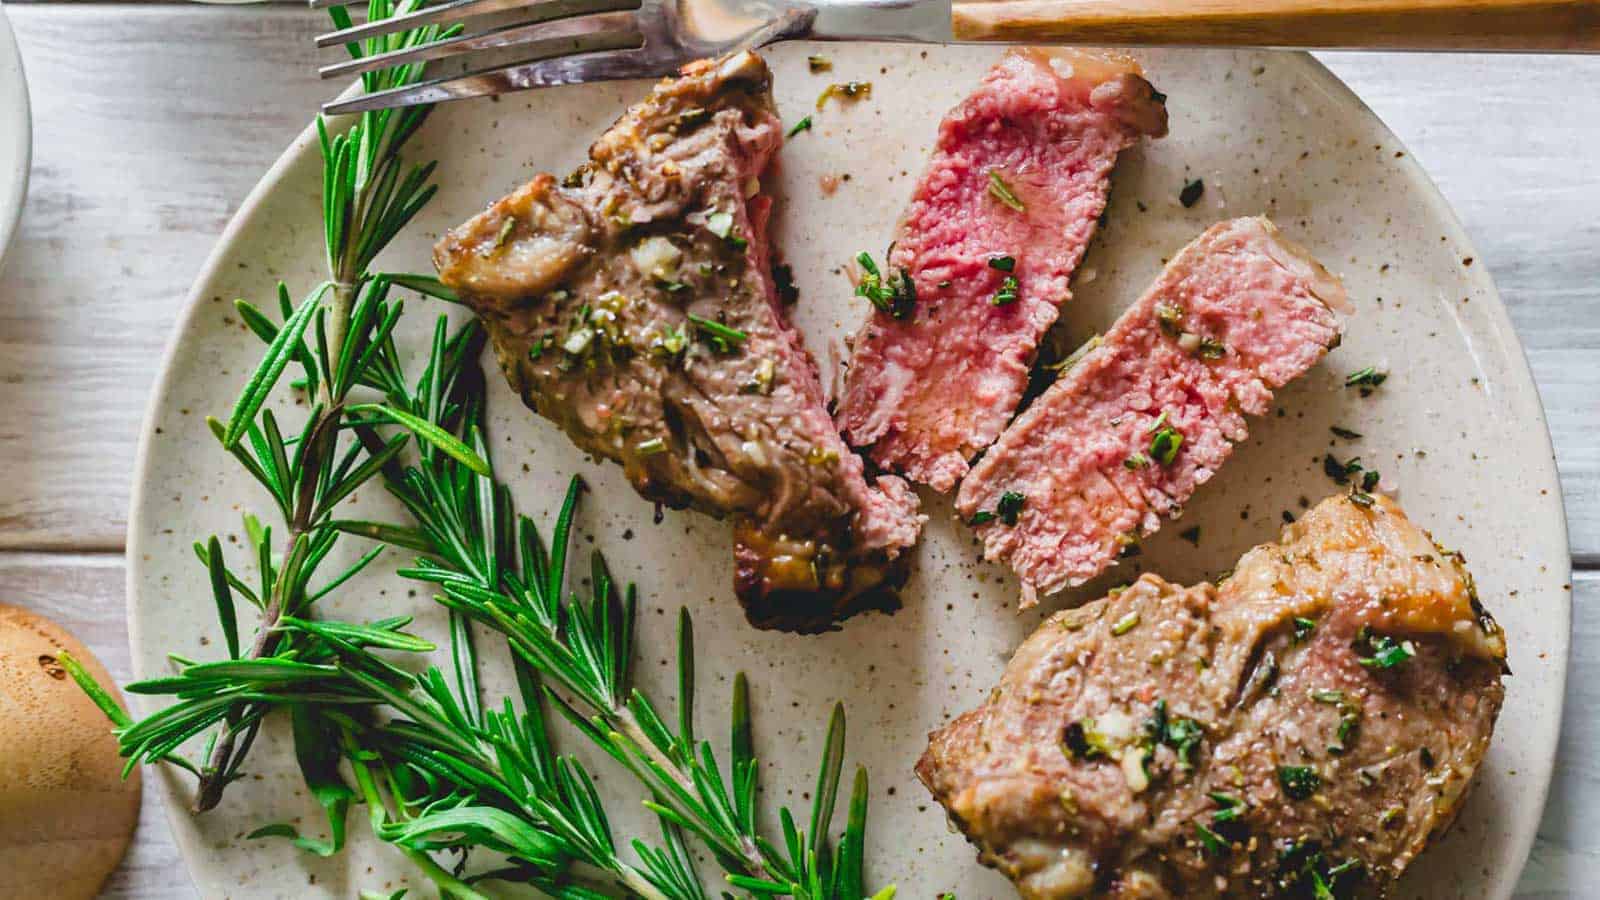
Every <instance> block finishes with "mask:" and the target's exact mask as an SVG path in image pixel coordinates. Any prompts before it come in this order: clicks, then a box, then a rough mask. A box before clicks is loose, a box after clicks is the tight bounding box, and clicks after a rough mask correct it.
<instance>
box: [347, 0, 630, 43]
mask: <svg viewBox="0 0 1600 900" xmlns="http://www.w3.org/2000/svg"><path fill="white" fill-rule="evenodd" d="M620 5H626V4H619V3H600V2H594V0H449V2H446V3H440V4H439V5H437V6H425V7H423V8H422V9H419V10H417V11H416V12H410V13H406V14H405V15H403V16H394V17H392V18H387V19H378V20H377V21H373V22H363V23H362V24H360V25H352V26H350V27H349V28H344V29H340V30H339V31H330V32H328V33H326V34H319V35H317V46H318V47H334V46H338V45H340V44H349V43H353V42H355V41H361V40H365V39H367V38H374V37H379V36H381V35H385V34H393V33H395V32H397V31H408V30H410V29H412V28H416V27H418V26H420V25H432V24H434V23H449V22H458V21H460V20H462V19H469V18H472V17H473V16H482V15H488V14H490V13H497V12H506V11H507V10H513V9H530V10H535V11H539V12H543V11H544V10H547V9H558V10H565V11H564V12H558V13H556V14H555V15H567V16H572V15H580V14H583V13H591V12H602V11H604V10H605V9H607V8H616V7H617V6H620ZM634 5H637V4H634ZM555 15H543V16H541V18H544V19H549V18H554V17H555Z"/></svg>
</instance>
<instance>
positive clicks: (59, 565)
mask: <svg viewBox="0 0 1600 900" xmlns="http://www.w3.org/2000/svg"><path fill="white" fill-rule="evenodd" d="M7 12H8V14H9V16H10V18H11V20H12V24H13V26H14V27H15V29H16V31H17V37H18V40H19V42H20V44H21V47H22V54H23V57H24V61H25V64H26V66H27V70H28V76H29V81H30V84H31V87H32V95H33V105H34V157H33V159H34V164H33V182H32V187H31V190H30V196H29V203H28V208H27V211H26V213H25V214H24V216H23V219H22V226H21V229H20V232H19V234H18V238H17V243H16V246H15V247H14V248H13V251H12V254H11V256H10V258H9V261H8V264H7V266H6V268H5V270H4V272H3V273H0V601H5V602H10V603H18V604H21V605H23V606H28V607H32V608H35V609H37V610H39V611H41V612H43V613H44V614H46V615H48V616H50V617H52V618H54V619H56V620H57V621H59V622H61V623H63V624H64V625H66V626H67V627H68V628H70V629H72V630H73V631H74V632H76V633H77V634H78V635H80V636H82V637H83V638H84V639H85V640H86V642H87V643H88V644H89V645H90V646H91V647H92V648H93V649H94V650H95V651H96V652H97V653H98V654H99V655H100V657H101V659H103V660H104V661H105V663H106V665H107V666H108V667H109V668H110V669H111V671H112V673H113V674H115V675H116V676H117V677H118V678H119V680H123V679H126V678H127V675H128V648H127V639H126V632H125V626H124V616H123V589H122V585H123V562H122V557H121V553H122V548H123V534H124V530H125V527H126V517H127V507H128V490H129V482H130V479H131V471H132V466H133V453H134V444H135V439H136V435H137V434H138V429H139V420H140V417H141V416H142V414H143V412H144V408H145V403H146V395H147V392H148V391H149V389H150V386H151V383H152V381H153V379H154V377H155V373H156V365H157V361H158V359H159V357H160V353H161V349H162V347H163V346H164V345H165V343H166V341H167V339H168V335H169V332H170V331H171V329H172V327H173V323H174V322H175V320H176V318H177V316H178V313H179V307H180V304H181V303H182V300H183V297H184V295H185V293H186V292H187V290H188V286H189V281H190V279H191V278H192V277H193V276H194V274H195V273H196V271H197V270H198V269H199V266H200V263H201V260H202V259H203V258H204V256H205V254H206V253H207V252H208V251H209V250H210V248H211V246H212V243H213V242H214V241H215V240H216V237H217V235H218V233H219V232H220V231H221V230H222V227H223V225H224V224H225V223H226V222H227V220H228V217H229V216H230V215H231V214H232V212H233V210H234V209H235V208H236V207H237V205H238V203H239V202H240V200H241V199H242V198H243V197H244V196H245V194H246V192H247V191H248V190H249V189H250V187H251V186H252V185H253V184H254V183H255V181H256V179H257V178H258V177H259V176H260V175H261V174H262V172H263V171H265V169H266V167H267V166H268V165H269V164H270V163H271V162H272V160H273V159H275V158H276V157H277V155H278V153H279V152H280V151H281V150H282V149H283V147H284V146H285V145H286V144H287V143H288V142H289V140H290V139H291V138H293V137H294V135H295V134H296V133H297V132H298V131H299V130H300V129H301V127H302V126H303V125H304V124H305V122H306V121H307V119H308V117H309V115H310V113H311V111H312V110H313V109H315V106H316V103H317V102H318V101H319V100H321V99H323V98H325V97H326V96H328V95H329V94H330V93H331V89H330V88H329V87H328V86H326V85H323V84H320V83H318V82H317V81H316V80H315V79H314V77H313V75H312V71H311V68H312V51H311V37H312V35H313V34H314V33H315V32H316V31H317V30H318V29H319V27H320V26H321V25H322V24H323V21H324V20H323V19H322V18H321V17H320V16H319V15H318V14H315V13H312V12H311V11H309V10H306V9H303V8H301V7H299V6H298V5H275V6H265V7H229V8H222V7H201V6H188V5H176V4H174V5H168V4H158V3H151V4H129V5H101V4H90V3H71V2H52V3H11V4H9V5H8V6H7ZM1323 58H1324V60H1325V61H1326V62H1327V63H1328V64H1329V65H1330V66H1331V67H1332V68H1333V69H1334V71H1335V72H1337V73H1338V74H1339V75H1340V76H1342V77H1343V78H1344V79H1345V80H1346V81H1348V82H1349V83H1350V85H1351V86H1352V87H1353V88H1355V90H1356V92H1357V93H1358V94H1360V95H1361V96H1362V97H1363V98H1365V99H1366V101H1367V102H1368V103H1369V104H1370V105H1371V106H1372V107H1373V108H1374V109H1375V110H1377V112H1378V114H1379V115H1380V116H1382V118H1383V119H1384V121H1386V122H1388V124H1389V125H1390V127H1392V128H1393V129H1394V130H1395V132H1396V133H1397V134H1399V136H1400V138H1401V139H1402V140H1403V141H1405V142H1406V143H1407V144H1408V145H1410V147H1411V149H1412V151H1413V152H1414V153H1415V155H1416V156H1417V157H1419V158H1420V159H1421V160H1422V161H1423V163H1424V165H1425V166H1426V167H1427V168H1428V171H1430V172H1431V173H1432V174H1433V177H1434V178H1435V179H1436V180H1437V181H1438V182H1439V184H1440V186H1441V187H1442V188H1443V189H1444V192H1445V194H1446V195H1447V196H1448V197H1449V198H1450V201H1451V202H1452V203H1453V204H1454V205H1455V208H1456V210H1457V211H1458V212H1459V214H1460V215H1461V217H1462V219H1463V220H1465V223H1466V226H1467V230H1468V231H1469V232H1470V233H1471V234H1472V237H1473V239H1474V240H1475V241H1476V242H1477V245H1478V249H1479V251H1480V253H1481V259H1482V261H1483V262H1486V263H1487V264H1488V265H1489V267H1490V268H1491V269H1492V271H1493V273H1494V275H1495V276H1496V278H1497V280H1498V281H1499V285H1500V289H1501V291H1502V293H1503V294H1504V297H1505V300H1506V303H1507V304H1508V305H1509V306H1510V309H1511V317H1512V319H1513V320H1514V321H1515V323H1516V327H1517V330H1518V333H1519V334H1520V335H1521V337H1522V340H1523V343H1524V344H1525V345H1526V347H1527V350H1528V355H1529V358H1530V360H1531V361H1532V364H1533V370H1534V374H1535V376H1536V377H1537V379H1538V382H1539V386H1540V390H1541V392H1542V394H1543V397H1544V403H1545V409H1546V411H1547V412H1548V414H1549V418H1550V428H1551V431H1552V432H1553V434H1554V437H1555V446H1556V454H1557V458H1558V462H1559V464H1560V467H1561V473H1562V486H1563V489H1564V492H1565V497H1566V504H1567V517H1568V522H1569V526H1570V528H1571V540H1572V555H1573V564H1574V569H1575V571H1574V573H1573V591H1574V616H1573V618H1574V623H1573V626H1574V635H1573V637H1574V641H1573V662H1572V667H1571V673H1570V676H1569V681H1568V686H1567V708H1566V722H1565V724H1564V728H1563V733H1562V740H1561V751H1560V757H1559V759H1558V763H1557V769H1556V776H1555V784H1554V786H1553V787H1552V790H1551V795H1550V804H1549V807H1548V809H1547V810H1546V813H1545V817H1544V824H1543V827H1542V829H1541V831H1540V839H1539V842H1538V844H1537V845H1536V846H1535V847H1534V851H1533V856H1532V858H1531V859H1530V861H1529V863H1528V866H1527V868H1526V870H1525V871H1524V873H1523V878H1522V886H1521V891H1520V893H1519V896H1522V897H1528V898H1557V897H1563V898H1565V897H1570V898H1583V897H1592V896H1595V892H1596V891H1597V890H1600V888H1596V887H1595V886H1596V885H1597V884H1600V757H1597V756H1596V755H1595V753H1594V749H1595V747H1596V746H1597V745H1600V623H1595V622H1592V621H1591V620H1590V619H1589V618H1588V616H1589V615H1590V614H1591V613H1593V612H1595V611H1596V610H1597V609H1600V440H1597V439H1596V433H1597V432H1600V149H1597V148H1600V58H1588V59H1585V58H1528V57H1494V58H1490V57H1468V56H1454V55H1446V56H1427V57H1423V56H1398V55H1392V54H1382V55H1344V54H1330V55H1326V56H1324V57H1323ZM1481 489H1482V490H1486V491H1492V490H1494V489H1495V488H1494V486H1493V485H1487V484H1486V485H1483V486H1482V488H1481ZM144 813H145V814H144V818H143V820H142V822H141V824H140V830H139V833H138V837H137V839H136V841H135V844H134V847H133V849H132V851H131V852H130V854H129V856H128V858H127V860H126V862H125V863H124V864H123V866H122V869H121V870H120V871H119V872H118V873H117V875H116V876H115V877H114V879H113V880H112V882H111V883H110V885H109V887H108V892H107V896H110V897H121V898H177V897H193V896H195V891H194V888H193V886H192V885H191V884H190V882H189V878H188V875H187V873H186V871H185V869H184V866H183V863H182V861H181V860H180V859H179V858H178V856H177V852H176V850H175V849H174V848H173V846H172V843H171V840H170V838H169V836H168V830H167V825H166V822H165V821H164V819H163V817H162V814H161V810H160V809H159V801H158V800H157V799H156V798H155V797H153V796H147V797H146V802H145V811H144Z"/></svg>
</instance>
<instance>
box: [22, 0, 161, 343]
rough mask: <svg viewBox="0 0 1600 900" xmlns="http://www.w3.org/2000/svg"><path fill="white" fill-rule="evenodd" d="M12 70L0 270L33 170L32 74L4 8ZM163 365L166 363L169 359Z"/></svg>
mask: <svg viewBox="0 0 1600 900" xmlns="http://www.w3.org/2000/svg"><path fill="white" fill-rule="evenodd" d="M12 68H14V69H15V71H16V74H17V78H16V81H15V82H14V84H13V86H12V87H9V88H8V87H3V86H0V109H4V108H6V107H11V108H12V109H15V110H16V120H15V121H14V122H12V123H10V124H13V125H14V126H15V127H16V130H15V132H13V137H12V140H11V145H12V146H11V147H10V148H9V152H10V153H11V154H12V155H13V156H14V158H15V159H16V161H17V168H16V169H15V170H14V171H11V172H0V266H3V265H4V263H5V257H6V255H7V254H6V251H7V250H8V249H9V248H10V246H11V240H12V238H14V237H16V235H17V227H18V226H19V225H21V224H22V209H23V207H25V206H26V205H27V203H28V178H29V175H30V174H31V172H32V169H33V107H32V101H31V100H30V99H29V97H28V73H27V71H26V68H25V67H24V66H23V63H22V49H21V48H20V47H19V46H18V45H17V36H16V32H15V31H14V30H13V29H12V27H11V20H10V19H9V18H7V16H6V12H5V8H4V6H3V5H0V71H5V70H7V69H12ZM8 81H9V80H8ZM162 362H163V363H165V359H163V360H162Z"/></svg>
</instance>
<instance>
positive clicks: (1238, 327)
mask: <svg viewBox="0 0 1600 900" xmlns="http://www.w3.org/2000/svg"><path fill="white" fill-rule="evenodd" d="M1343 304H1344V289H1343V288H1342V287H1341V286H1340V284H1339V281H1338V280H1337V279H1335V278H1334V277H1333V276H1332V275H1329V274H1328V272H1327V270H1326V269H1324V268H1322V266H1321V265H1320V264H1318V263H1317V262H1316V261H1315V260H1314V259H1312V258H1311V256H1310V255H1309V254H1308V253H1306V251H1304V250H1303V249H1301V248H1299V247H1297V246H1295V245H1294V244H1292V243H1290V242H1289V241H1287V240H1286V239H1284V238H1283V237H1282V236H1281V235H1280V234H1279V233H1278V229H1277V228H1276V227H1275V226H1274V225H1273V224H1272V223H1271V222H1269V221H1267V220H1266V219H1265V218H1246V219H1234V220H1232V221H1229V222H1222V223H1219V224H1217V225H1214V226H1212V227H1211V228H1210V229H1209V230H1207V231H1206V232H1205V233H1204V234H1202V235H1200V237H1198V238H1196V239H1195V241H1194V242H1193V243H1191V244H1189V246H1187V247H1185V248H1184V249H1183V251H1182V252H1181V253H1179V254H1178V256H1177V258H1175V259H1174V260H1173V261H1172V262H1171V263H1170V264H1168V266H1167V268H1166V270H1165V271H1163V272H1162V273H1161V277H1160V278H1158V279H1157V280H1156V283H1155V284H1154V285H1153V286H1152V287H1151V288H1150V290H1149V292H1148V293H1146V294H1145V295H1144V297H1142V298H1141V299H1140V300H1139V301H1138V302H1137V303H1135V304H1134V305H1133V307H1132V308H1131V309H1129V310H1128V311H1127V312H1126V313H1124V314H1123V315H1122V317H1121V318H1120V319H1118V320H1117V323H1116V325H1115V326H1113V327H1112V329H1111V331H1110V332H1108V333H1107V334H1106V335H1105V338H1104V339H1103V340H1101V341H1100V342H1099V345H1098V346H1097V347H1095V348H1094V349H1093V350H1092V351H1090V352H1089V353H1088V354H1087V355H1086V356H1084V357H1083V358H1082V359H1081V360H1079V361H1078V362H1077V363H1076V364H1075V365H1073V366H1072V368H1070V369H1069V370H1067V371H1066V372H1064V373H1063V374H1062V375H1061V376H1060V377H1059V378H1058V379H1057V381H1056V382H1055V384H1053V385H1051V386H1050V387H1049V389H1047V390H1046V391H1045V392H1044V393H1043V394H1042V395H1040V397H1039V398H1038V399H1037V400H1035V401H1034V402H1033V405H1031V406H1029V407H1028V409H1027V410H1026V411H1025V412H1024V413H1023V414H1022V415H1020V416H1018V417H1017V420H1016V421H1015V422H1013V423H1012V424H1011V427H1010V428H1008V429H1006V432H1005V434H1004V435H1002V436H1001V438H1000V440H999V441H997V442H996V443H995V445H994V446H993V447H991V448H990V449H989V452H988V453H987V454H985V455H984V457H983V459H982V460H981V461H980V462H979V463H978V464H977V465H976V466H975V467H974V468H973V470H972V472H971V474H969V475H968V476H967V478H966V480H965V481H963V482H962V484H961V491H960V493H959V495H958V497H957V501H956V508H957V510H958V511H959V512H960V513H961V515H962V516H963V517H965V518H966V519H967V520H968V521H970V522H973V524H974V525H976V527H977V528H978V533H979V534H980V535H981V536H982V537H983V552H984V555H985V556H986V557H988V558H989V559H992V560H1005V561H1006V562H1008V563H1010V564H1011V567H1012V568H1013V569H1015V570H1016V572H1017V574H1018V575H1019V576H1021V578H1022V589H1023V606H1024V607H1027V606H1031V605H1033V603H1034V602H1036V597H1037V595H1038V594H1039V593H1041V592H1042V593H1050V592H1053V591H1056V590H1059V589H1061V588H1063V587H1067V586H1070V585H1077V584H1082V583H1083V582H1084V581H1087V580H1088V579H1090V578H1093V577H1094V576H1096V575H1098V574H1100V572H1102V571H1104V570H1105V569H1106V567H1108V566H1110V565H1111V564H1113V563H1114V562H1116V560H1117V558H1118V556H1119V555H1120V554H1121V552H1122V551H1123V550H1124V549H1125V548H1126V547H1128V546H1129V545H1130V544H1132V543H1135V542H1137V541H1138V540H1139V539H1140V538H1141V537H1144V536H1145V535H1149V534H1151V533H1153V532H1154V531H1155V530H1156V529H1157V528H1159V527H1160V526H1161V520H1162V517H1163V516H1176V515H1177V514H1178V513H1179V512H1181V511H1182V508H1183V504H1184V503H1186V502H1188V500H1189V497H1190V495H1192V494H1193V493H1194V491H1195V489H1196V488H1198V487H1199V486H1200V485H1201V484H1204V483H1205V482H1206V481H1207V480H1209V479H1210V478H1211V476H1212V474H1213V473H1215V472H1216V470H1217V469H1218V468H1219V467H1220V466H1221V465H1222V463H1223V461H1224V460H1226V459H1227V458H1228V455H1229V454H1230V453H1231V452H1232V451H1233V445H1234V444H1235V443H1236V442H1238V441H1242V440H1244V438H1245V434H1246V431H1245V420H1244V416H1245V414H1250V415H1257V416H1259V415H1263V414H1265V413H1266V412H1267V410H1268V408H1269V405H1270V404H1271V402H1272V392H1273V390H1275V389H1277V388H1280V387H1282V386H1283V385H1285V384H1287V383H1289V382H1290V381H1292V380H1294V379H1295V378H1296V377H1298V376H1299V375H1300V374H1301V373H1303V372H1305V371H1306V370H1307V369H1309V368H1311V367H1312V366H1313V365H1315V364H1316V363H1317V361H1318V360H1320V359H1321V358H1322V357H1323V356H1324V355H1325V354H1326V353H1327V352H1328V351H1329V350H1330V349H1332V348H1333V347H1335V346H1337V344H1338V342H1339V335H1340V325H1339V321H1338V319H1337V318H1336V317H1335V316H1334V314H1333V311H1332V310H1331V309H1330V308H1329V307H1330V306H1342V305H1343Z"/></svg>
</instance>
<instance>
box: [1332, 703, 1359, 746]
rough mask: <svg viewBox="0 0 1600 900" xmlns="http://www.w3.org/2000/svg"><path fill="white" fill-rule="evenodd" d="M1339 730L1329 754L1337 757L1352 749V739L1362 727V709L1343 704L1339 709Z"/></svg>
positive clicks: (1334, 736)
mask: <svg viewBox="0 0 1600 900" xmlns="http://www.w3.org/2000/svg"><path fill="white" fill-rule="evenodd" d="M1339 711H1340V713H1341V715H1340V716H1339V730H1338V731H1336V732H1334V735H1333V740H1334V743H1333V744H1332V745H1330V746H1329V747H1328V752H1329V753H1332V754H1334V755H1335V756H1337V755H1338V754H1341V753H1343V752H1345V751H1346V750H1348V749H1349V748H1350V739H1351V737H1353V736H1354V735H1355V733H1356V729H1357V728H1359V727H1360V726H1361V707H1359V706H1356V705H1355V704H1342V705H1341V706H1340V707H1339Z"/></svg>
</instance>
